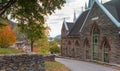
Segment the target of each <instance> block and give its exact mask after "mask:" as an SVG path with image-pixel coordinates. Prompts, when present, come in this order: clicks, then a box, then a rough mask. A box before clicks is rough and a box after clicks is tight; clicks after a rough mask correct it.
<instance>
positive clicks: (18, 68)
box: [0, 54, 45, 71]
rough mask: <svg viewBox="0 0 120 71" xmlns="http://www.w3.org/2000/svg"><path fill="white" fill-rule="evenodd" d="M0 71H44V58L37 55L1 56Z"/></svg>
mask: <svg viewBox="0 0 120 71" xmlns="http://www.w3.org/2000/svg"><path fill="white" fill-rule="evenodd" d="M0 71H45V62H44V57H43V56H42V55H39V54H19V55H1V56H0Z"/></svg>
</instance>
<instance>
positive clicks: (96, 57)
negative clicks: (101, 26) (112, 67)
mask: <svg viewBox="0 0 120 71" xmlns="http://www.w3.org/2000/svg"><path fill="white" fill-rule="evenodd" d="M98 32H99V31H98V29H97V28H94V29H93V34H92V46H93V60H99V46H98V45H99V33H98Z"/></svg>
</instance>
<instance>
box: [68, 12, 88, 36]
mask: <svg viewBox="0 0 120 71" xmlns="http://www.w3.org/2000/svg"><path fill="white" fill-rule="evenodd" d="M88 12H89V10H86V11H84V12H83V13H82V14H81V15H80V16H79V17H78V19H77V20H76V22H75V24H74V25H73V27H72V29H71V31H70V32H69V35H70V36H72V35H74V36H77V35H79V30H80V28H81V27H82V25H83V23H84V21H85V19H86V16H87V14H88Z"/></svg>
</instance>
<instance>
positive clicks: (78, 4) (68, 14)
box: [46, 0, 108, 37]
mask: <svg viewBox="0 0 120 71" xmlns="http://www.w3.org/2000/svg"><path fill="white" fill-rule="evenodd" d="M66 1H67V3H66V4H65V5H64V7H62V9H60V10H56V11H55V13H54V14H52V15H51V16H48V18H47V22H46V23H47V24H48V26H49V27H50V28H51V31H50V36H51V37H55V36H57V35H60V34H61V27H62V24H63V18H65V19H66V21H68V22H72V21H73V15H74V10H75V12H76V16H77V17H78V16H79V15H80V13H81V11H82V7H84V6H85V3H88V0H66ZM99 1H100V0H99ZM103 1H108V0H103Z"/></svg>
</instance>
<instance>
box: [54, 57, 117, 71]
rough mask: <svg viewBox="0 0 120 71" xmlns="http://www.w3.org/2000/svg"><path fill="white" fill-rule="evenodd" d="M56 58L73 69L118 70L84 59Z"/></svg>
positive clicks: (76, 70)
mask: <svg viewBox="0 0 120 71" xmlns="http://www.w3.org/2000/svg"><path fill="white" fill-rule="evenodd" d="M55 60H56V61H57V62H60V63H62V64H64V65H65V66H66V67H68V68H69V69H71V70H72V71H118V70H115V69H112V68H109V67H104V66H102V65H98V64H94V63H89V62H84V61H77V60H70V59H63V58H56V59H55Z"/></svg>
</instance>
